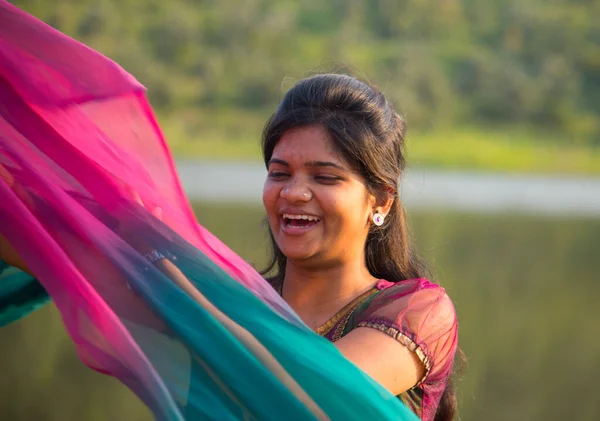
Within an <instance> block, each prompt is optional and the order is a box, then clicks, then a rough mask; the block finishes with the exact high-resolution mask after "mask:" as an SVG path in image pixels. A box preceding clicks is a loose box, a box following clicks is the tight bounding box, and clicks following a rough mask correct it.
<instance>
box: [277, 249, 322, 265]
mask: <svg viewBox="0 0 600 421" xmlns="http://www.w3.org/2000/svg"><path fill="white" fill-rule="evenodd" d="M281 251H282V252H283V254H284V255H285V257H286V258H287V260H288V261H291V262H294V261H298V262H306V261H307V260H311V259H313V258H314V257H315V255H316V254H317V253H318V252H317V250H311V249H309V248H307V247H285V248H281Z"/></svg>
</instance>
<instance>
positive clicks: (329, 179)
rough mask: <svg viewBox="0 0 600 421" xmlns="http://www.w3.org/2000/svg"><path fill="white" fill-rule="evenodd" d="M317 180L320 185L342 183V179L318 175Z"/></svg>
mask: <svg viewBox="0 0 600 421" xmlns="http://www.w3.org/2000/svg"><path fill="white" fill-rule="evenodd" d="M315 180H317V181H318V182H320V183H325V184H334V183H337V182H338V181H340V180H341V178H339V177H335V176H331V175H317V176H316V177H315Z"/></svg>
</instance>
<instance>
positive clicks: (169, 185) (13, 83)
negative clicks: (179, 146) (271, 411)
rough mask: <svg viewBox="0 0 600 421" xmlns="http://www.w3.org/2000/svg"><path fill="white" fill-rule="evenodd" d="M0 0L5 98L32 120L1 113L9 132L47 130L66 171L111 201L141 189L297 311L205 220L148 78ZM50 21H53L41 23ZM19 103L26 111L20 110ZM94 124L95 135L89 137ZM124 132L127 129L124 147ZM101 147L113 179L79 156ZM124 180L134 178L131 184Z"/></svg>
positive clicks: (176, 225) (223, 259)
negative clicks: (192, 201)
mask: <svg viewBox="0 0 600 421" xmlns="http://www.w3.org/2000/svg"><path fill="white" fill-rule="evenodd" d="M0 7H2V9H1V10H2V13H1V14H0V27H1V28H2V37H1V38H0V51H2V54H1V55H0V66H1V68H2V79H0V92H1V93H2V105H1V106H2V107H3V108H4V109H6V110H11V114H14V118H15V119H21V121H22V122H25V123H26V124H25V126H26V127H27V129H29V130H30V132H28V133H16V132H14V126H13V125H11V124H9V123H11V122H7V121H1V122H0V124H2V126H1V127H2V132H3V133H6V134H7V136H8V135H9V134H10V135H12V137H11V140H14V141H15V142H14V144H16V143H17V142H16V140H17V139H18V140H19V141H20V142H21V143H24V142H26V141H27V140H26V139H27V138H28V137H29V138H31V137H32V136H33V137H34V138H35V137H38V138H41V139H43V138H42V136H40V135H39V134H41V133H46V134H47V136H46V137H45V139H43V140H44V142H43V144H38V145H36V148H40V149H41V150H40V152H42V153H44V154H47V155H48V156H49V157H51V158H55V160H54V161H55V163H60V164H61V167H62V169H64V170H65V171H66V172H69V173H73V174H75V175H76V177H75V178H77V180H78V181H79V182H82V181H83V182H84V183H85V185H84V186H82V187H83V188H84V189H88V190H89V191H90V192H92V193H93V192H95V191H96V192H100V191H102V192H103V196H104V197H103V198H102V199H103V200H105V201H106V202H105V203H106V204H108V205H110V206H118V203H112V201H113V200H114V199H117V198H119V197H123V196H124V195H126V194H125V193H124V191H135V192H137V193H139V195H140V196H141V198H142V200H143V202H144V204H145V205H146V206H147V207H148V208H153V207H160V208H161V209H162V211H163V218H162V219H163V221H164V222H165V223H166V224H167V225H168V226H169V227H171V228H172V229H174V230H175V231H176V232H177V233H178V234H179V235H181V236H182V237H184V238H185V239H186V240H187V241H189V242H190V243H191V244H193V245H194V246H196V247H197V248H199V249H200V250H201V251H203V252H204V253H205V254H207V255H208V256H209V257H210V258H211V259H212V260H213V261H215V262H217V263H218V264H219V265H220V266H221V267H223V268H224V269H225V270H226V271H227V272H228V273H229V274H230V275H232V276H233V277H234V278H235V279H237V280H238V281H240V282H242V283H243V284H244V285H246V286H247V287H249V288H250V289H252V290H253V291H255V292H256V293H258V294H260V295H261V296H262V297H264V298H265V299H266V300H268V301H269V302H271V303H272V304H273V305H274V306H276V307H277V308H278V309H279V310H281V311H283V312H284V313H287V314H288V315H290V317H291V318H292V319H293V318H295V316H291V314H292V312H291V311H290V310H289V307H287V305H286V304H285V303H283V302H282V300H281V299H280V298H279V296H278V295H277V294H276V293H275V292H274V291H273V289H272V288H270V287H269V286H268V285H266V283H265V282H264V280H263V279H262V277H261V276H260V275H259V274H258V273H257V272H256V271H255V270H254V269H253V268H252V267H251V266H250V265H249V264H248V263H247V262H245V261H244V260H243V259H242V258H240V257H239V256H237V255H236V254H235V253H233V252H232V251H231V250H230V249H229V248H228V247H227V246H225V245H224V244H223V243H221V242H219V241H215V240H216V239H214V238H213V236H212V234H211V233H210V232H208V230H206V229H205V228H203V227H202V226H200V225H198V224H197V222H196V220H195V217H194V215H193V213H192V210H191V207H190V205H189V203H188V201H187V199H186V197H185V194H184V192H183V189H182V187H181V184H180V182H179V178H178V176H177V172H176V170H175V166H174V163H173V160H172V157H171V154H170V151H169V149H168V147H167V145H166V142H165V139H164V137H163V135H162V133H161V130H160V127H159V125H158V123H157V121H156V118H155V117H154V115H153V112H152V109H151V107H150V105H149V104H148V101H147V99H146V97H145V88H144V87H143V86H142V85H141V84H140V83H139V82H137V81H136V80H135V79H134V78H133V77H132V76H131V75H130V74H129V73H127V72H125V71H123V69H122V68H121V67H119V66H118V65H117V64H116V63H114V62H112V61H110V60H108V59H106V57H104V56H102V55H101V54H99V53H97V52H96V51H94V50H92V49H90V48H89V47H87V46H85V45H83V44H81V43H78V42H76V41H74V40H73V39H71V38H69V37H67V36H65V35H64V34H62V33H60V32H58V31H55V30H53V29H52V28H50V27H48V26H45V25H44V24H42V23H41V22H39V21H37V20H35V19H34V18H32V17H31V16H29V15H27V14H25V13H22V12H21V11H20V10H18V9H17V8H15V7H13V6H11V5H10V4H9V3H6V2H2V3H0ZM42 25H43V26H45V27H44V28H43V30H39V29H38V30H37V31H32V29H31V28H33V27H38V28H39V27H40V26H42ZM48 34H51V35H52V38H51V39H49V38H48ZM91 70H93V71H91ZM73 105H77V106H73ZM17 109H20V110H22V113H21V114H19V115H15V112H14V110H17ZM11 132H12V133H11ZM38 133H39V134H38ZM90 134H93V135H94V137H95V139H85V137H87V136H89V135H90ZM114 139H119V142H118V150H117V149H115V144H114V141H113V140H114ZM11 144H12V142H11ZM7 153H8V151H7ZM91 157H93V160H94V161H95V164H96V165H97V167H98V168H103V169H104V170H108V171H110V173H111V174H112V176H113V180H107V179H106V177H105V176H104V174H103V172H102V171H101V170H99V171H98V172H97V173H89V174H80V173H81V171H85V172H88V171H89V167H87V166H83V165H81V163H80V162H79V160H84V161H86V160H90V159H91ZM32 159H33V157H32ZM39 164H40V165H52V164H51V163H48V162H46V163H42V162H39ZM5 172H6V171H5ZM63 172H64V171H63ZM114 180H127V183H128V185H124V184H122V183H121V182H119V181H114ZM55 181H57V182H61V181H60V180H55ZM70 181H71V179H69V180H68V181H67V182H66V183H65V182H63V185H65V186H66V185H67V184H68V183H69V182H70ZM134 182H135V184H133V183H134ZM95 183H97V184H98V185H97V186H95ZM105 191H109V192H111V194H110V195H107V194H106V193H104V192H105ZM107 196H108V197H107Z"/></svg>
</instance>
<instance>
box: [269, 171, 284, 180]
mask: <svg viewBox="0 0 600 421" xmlns="http://www.w3.org/2000/svg"><path fill="white" fill-rule="evenodd" d="M287 176H288V173H285V172H282V171H271V172H270V173H269V178H274V179H280V178H284V177H287Z"/></svg>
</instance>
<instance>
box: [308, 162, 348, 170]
mask: <svg viewBox="0 0 600 421" xmlns="http://www.w3.org/2000/svg"><path fill="white" fill-rule="evenodd" d="M304 166H306V167H333V168H337V169H338V170H341V171H348V169H347V168H345V167H343V166H341V165H340V164H336V163H335V162H330V161H308V162H306V163H305V164H304Z"/></svg>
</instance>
